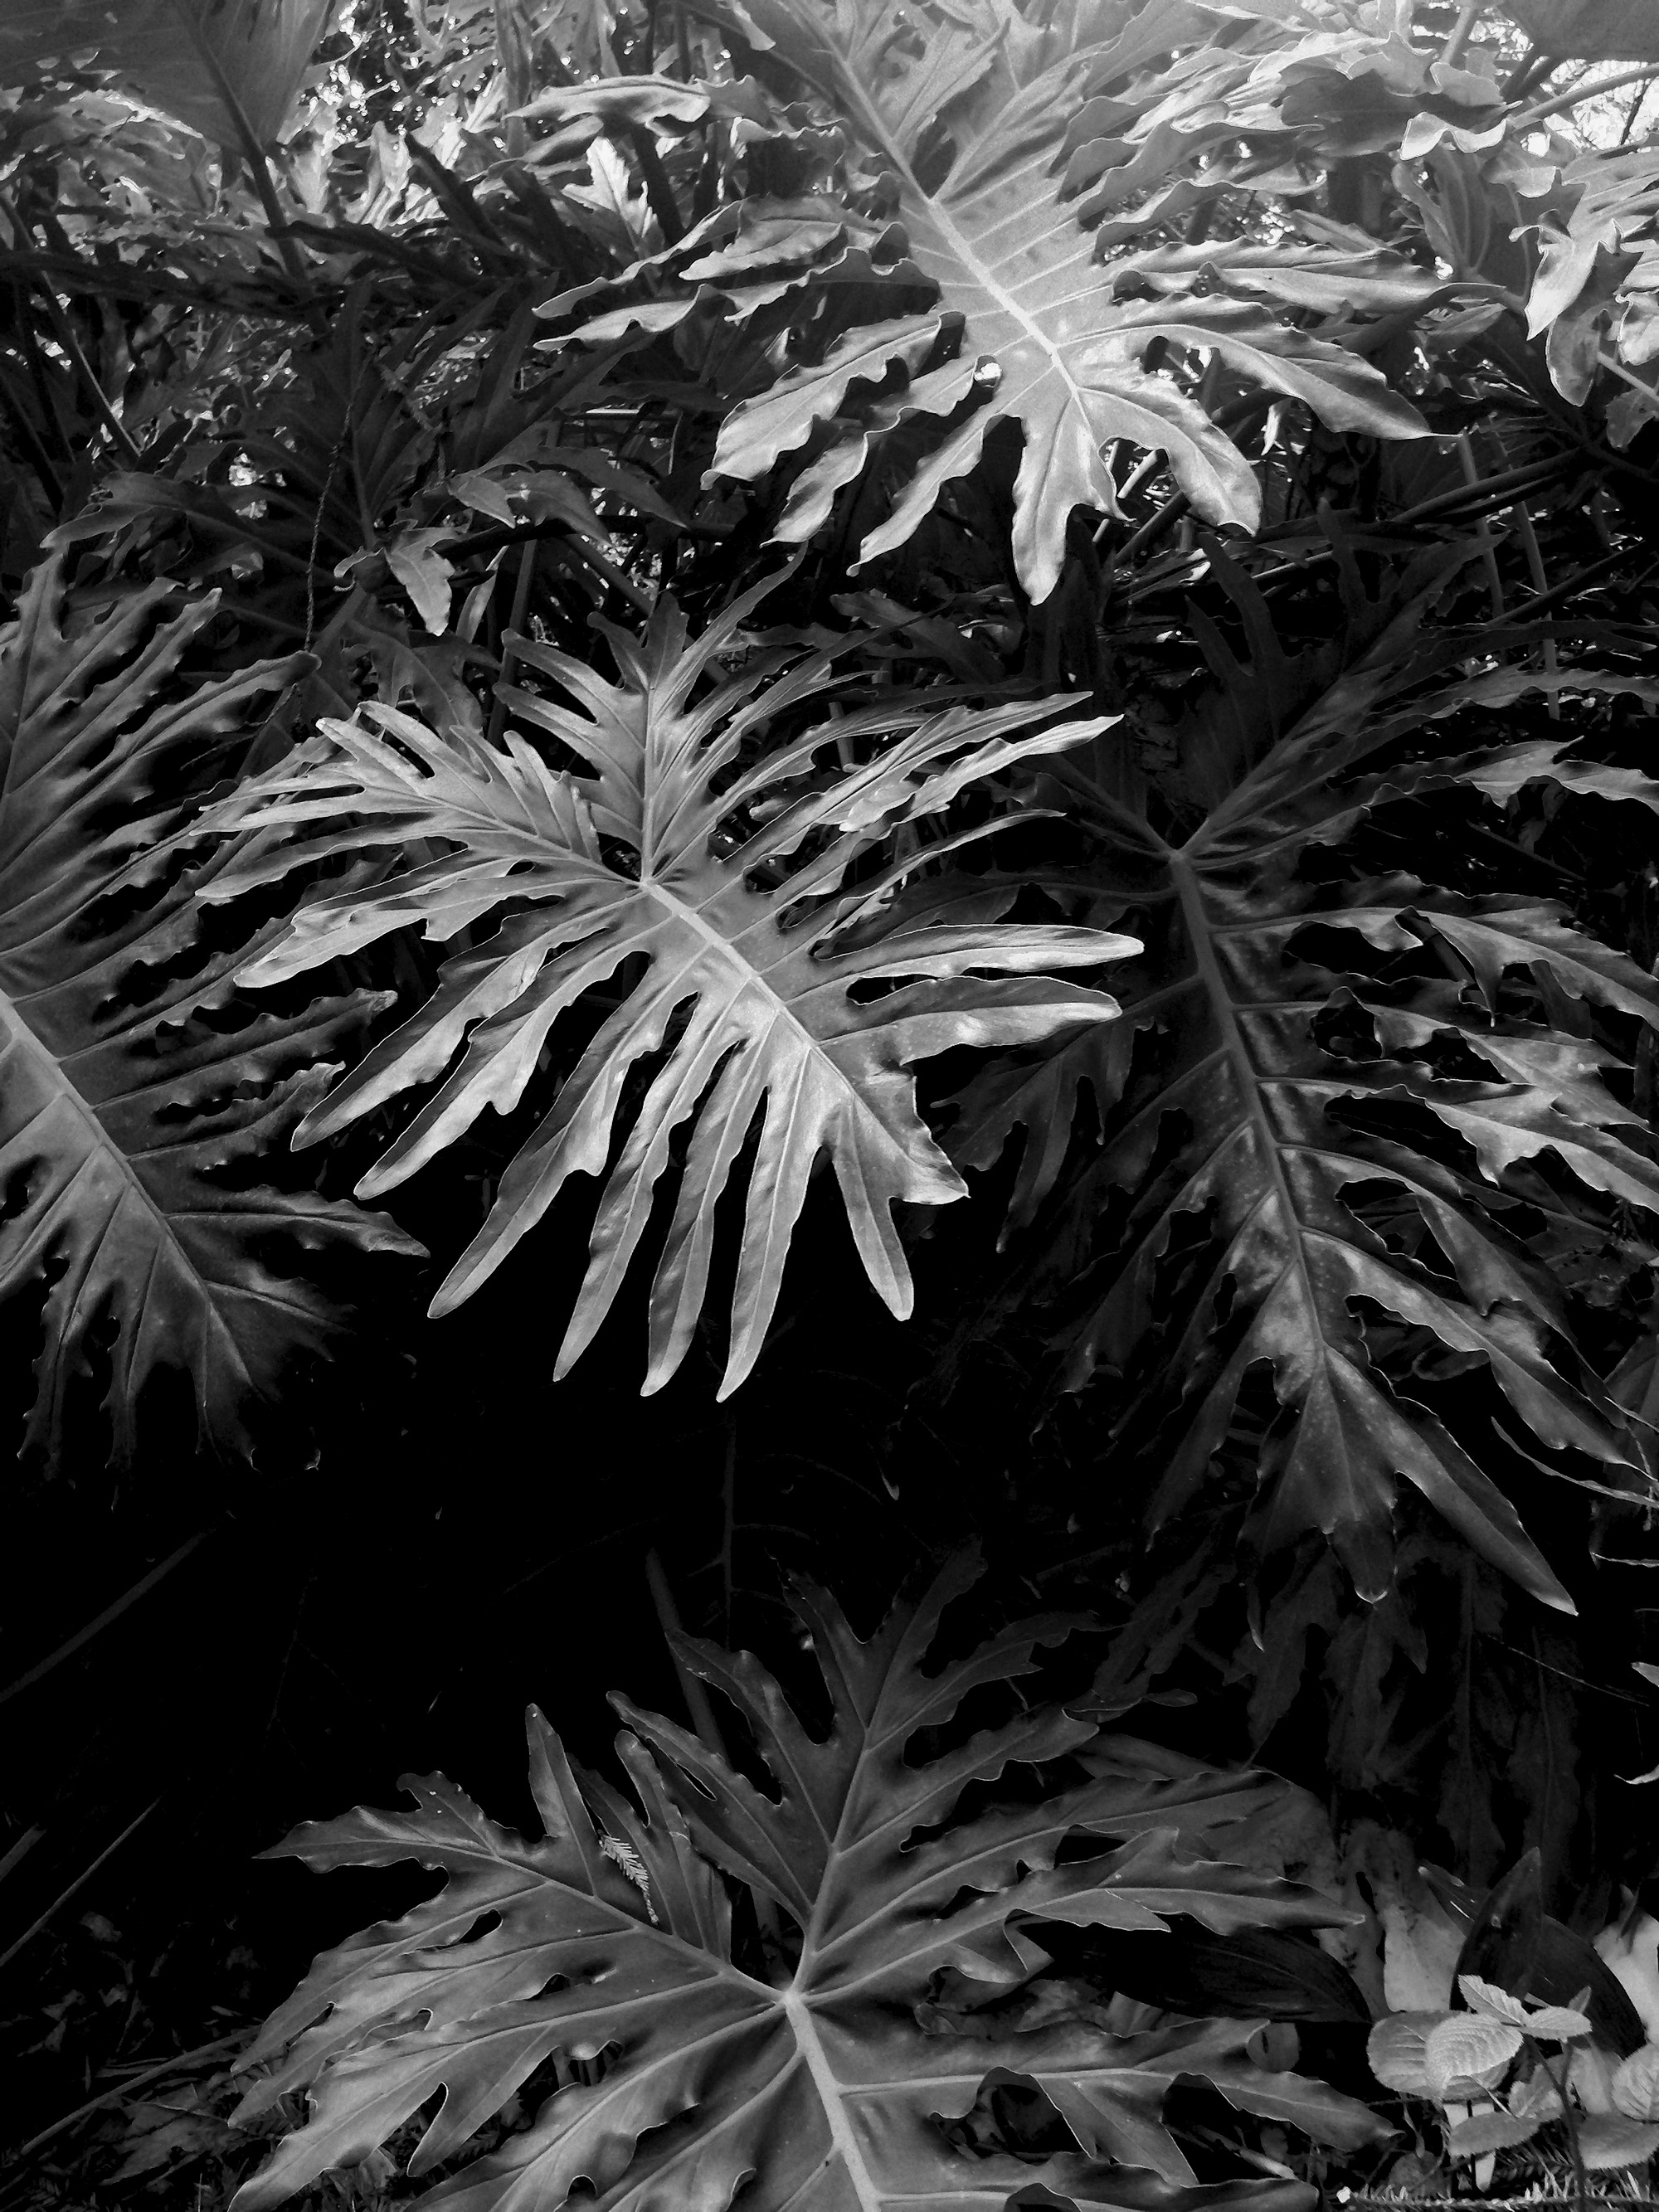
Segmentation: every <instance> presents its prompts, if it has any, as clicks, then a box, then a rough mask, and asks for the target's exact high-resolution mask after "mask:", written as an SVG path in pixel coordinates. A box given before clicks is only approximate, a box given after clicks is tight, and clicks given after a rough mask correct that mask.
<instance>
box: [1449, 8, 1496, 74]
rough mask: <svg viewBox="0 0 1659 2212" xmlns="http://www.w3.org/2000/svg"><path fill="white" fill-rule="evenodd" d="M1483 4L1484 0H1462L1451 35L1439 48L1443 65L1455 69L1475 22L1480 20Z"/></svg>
mask: <svg viewBox="0 0 1659 2212" xmlns="http://www.w3.org/2000/svg"><path fill="white" fill-rule="evenodd" d="M1485 6H1486V0H1463V5H1462V8H1461V9H1459V11H1458V16H1457V21H1455V23H1454V24H1453V25H1452V29H1451V36H1450V37H1449V39H1448V40H1447V41H1446V43H1445V45H1444V46H1442V48H1441V49H1440V59H1441V63H1442V64H1443V66H1444V67H1445V68H1447V69H1455V67H1456V66H1457V64H1458V63H1459V62H1461V61H1462V58H1463V49H1464V47H1465V46H1468V43H1469V37H1470V34H1471V33H1472V32H1473V31H1474V27H1475V25H1476V23H1478V22H1479V21H1480V14H1481V10H1482V9H1483V8H1484V7H1485Z"/></svg>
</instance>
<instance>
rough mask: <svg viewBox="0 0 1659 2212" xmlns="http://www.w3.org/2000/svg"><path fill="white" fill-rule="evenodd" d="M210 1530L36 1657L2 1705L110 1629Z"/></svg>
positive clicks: (3, 1693)
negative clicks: (104, 1630) (55, 1647)
mask: <svg viewBox="0 0 1659 2212" xmlns="http://www.w3.org/2000/svg"><path fill="white" fill-rule="evenodd" d="M209 1533H210V1532H209V1531H208V1530H207V1529H205V1528H198V1529H197V1532H196V1534H194V1535H193V1536H191V1537H188V1538H187V1539H186V1540H185V1542H184V1543H182V1544H180V1545H179V1548H178V1550H177V1551H175V1552H169V1553H168V1554H167V1558H166V1559H163V1560H162V1561H161V1564H160V1565H159V1566H154V1567H152V1568H151V1569H150V1571H149V1573H148V1574H147V1575H143V1576H141V1577H140V1578H139V1579H138V1581H137V1582H136V1583H134V1584H133V1585H132V1588H131V1589H129V1590H125V1591H124V1592H123V1593H122V1595H120V1596H119V1597H118V1598H117V1599H116V1600H115V1602H114V1603H113V1604H112V1605H106V1607H104V1610H103V1611H102V1612H101V1613H99V1614H98V1615H97V1617H96V1619H95V1620H89V1621H88V1623H87V1625H86V1626H85V1627H84V1628H77V1629H76V1632H75V1633H74V1635H73V1636H71V1637H70V1638H67V1639H66V1640H65V1641H64V1643H62V1644H59V1645H58V1649H57V1650H55V1651H49V1652H47V1654H46V1657H45V1658H44V1659H40V1660H37V1661H36V1662H35V1664H34V1665H33V1667H31V1668H27V1671H26V1672H25V1673H23V1674H20V1675H19V1676H18V1677H17V1680H15V1682H8V1683H7V1685H6V1686H5V1688H4V1689H3V1690H0V1705H4V1704H5V1703H6V1702H7V1700H8V1699H11V1698H15V1696H16V1695H17V1693H18V1692H19V1691H20V1690H27V1688H29V1686H31V1684H33V1683H35V1682H38V1681H39V1680H40V1677H41V1676H42V1675H43V1674H50V1673H51V1672H52V1668H54V1667H58V1666H61V1665H62V1664H63V1662H64V1660H65V1659H68V1658H70V1657H71V1656H73V1655H74V1654H75V1653H76V1652H77V1651H78V1650H80V1649H81V1646H82V1644H89V1643H90V1642H91V1641H92V1639H93V1638H94V1636H96V1635H97V1634H98V1633H99V1632H100V1630H103V1629H106V1628H107V1627H108V1626H109V1625H110V1623H111V1621H112V1620H119V1619H120V1617H121V1615H122V1614H123V1613H125V1611H126V1609H127V1607H129V1606H130V1605H136V1604H137V1602H138V1600H139V1599H140V1598H141V1597H143V1596H144V1595H145V1594H146V1593H147V1592H148V1591H150V1590H153V1589H155V1585H156V1583H159V1582H160V1581H161V1579H162V1577H163V1576H166V1575H170V1574H171V1573H172V1572H173V1569H174V1568H175V1567H177V1566H182V1565H183V1564H184V1562H185V1560H186V1559H188V1558H189V1557H190V1555H191V1553H192V1552H193V1551H194V1550H195V1549H196V1547H197V1545H198V1544H199V1543H201V1542H203V1541H204V1539H205V1538H206V1536H207V1535H208V1534H209Z"/></svg>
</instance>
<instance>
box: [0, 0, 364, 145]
mask: <svg viewBox="0 0 1659 2212" xmlns="http://www.w3.org/2000/svg"><path fill="white" fill-rule="evenodd" d="M334 7H335V0H0V80H3V78H4V76H5V73H6V72H8V71H9V70H13V69H15V66H16V65H17V64H31V63H33V62H37V61H40V60H42V59H44V58H46V57H47V56H53V57H58V56H67V55H70V54H73V55H76V56H77V57H78V56H81V55H83V54H85V53H87V52H94V64H93V65H94V67H95V68H98V69H104V70H114V71H115V73H116V75H117V76H118V78H119V80H120V81H121V82H123V83H124V84H125V85H127V86H128V87H130V88H131V90H132V91H133V92H135V93H137V95H138V96H139V98H140V99H142V100H146V101H147V102H148V103H149V105H150V106H153V107H159V108H160V109H161V111H162V112H163V113H164V114H167V115H172V116H176V117H177V118H178V119H179V122H181V123H187V124H189V125H190V126H191V129H192V130H194V131H201V132H202V133H203V135H204V137H209V138H215V139H217V140H218V141H219V142H220V143H221V144H222V145H226V146H232V147H237V148H239V149H240V132H239V131H238V128H237V125H236V120H235V118H234V114H233V113H232V112H231V109H230V107H229V106H228V103H227V100H226V98H225V94H226V91H227V89H228V91H229V93H230V94H231V97H232V98H233V99H234V100H235V101H236V103H237V105H238V106H240V109H241V111H242V113H243V114H244V115H245V116H246V118H247V121H248V123H249V125H250V126H251V127H252V132H253V135H254V137H255V138H256V139H257V140H258V142H259V143H260V144H262V145H263V144H264V143H265V142H266V141H267V140H269V139H271V138H274V137H276V135H277V133H278V132H279V131H281V129H282V127H283V121H284V120H285V118H286V117H287V115H288V111H289V108H290V107H291V106H293V104H294V97H295V94H296V93H297V92H298V91H299V89H300V80H301V77H302V76H304V74H305V70H306V66H307V64H308V63H309V61H310V59H311V57H312V55H313V53H314V52H315V51H316V49H317V46H318V43H319V40H321V39H322V38H323V37H324V35H325V33H326V31H327V29H328V26H329V21H330V19H331V16H332V15H333V13H334Z"/></svg>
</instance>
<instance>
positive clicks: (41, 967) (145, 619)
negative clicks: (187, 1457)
mask: <svg viewBox="0 0 1659 2212" xmlns="http://www.w3.org/2000/svg"><path fill="white" fill-rule="evenodd" d="M169 598H170V593H169V592H168V590H167V587H165V586H159V585H158V586H151V587H149V588H148V589H146V590H143V591H141V592H135V593H133V594H132V596H131V597H130V598H127V599H121V600H118V601H117V602H116V603H115V605H113V606H112V607H111V608H110V610H109V611H107V612H106V613H105V614H103V615H100V616H99V617H96V618H95V619H94V620H91V621H88V622H83V623H70V621H69V619H68V617H67V615H66V611H65V606H64V581H63V576H62V574H61V571H60V569H59V568H58V566H57V565H56V564H55V563H54V564H52V565H50V566H47V567H46V568H40V569H39V570H37V571H36V573H35V574H34V576H33V579H32V580H31V581H30V583H29V586H28V588H27V592H25V595H24V599H23V602H22V605H21V608H20V609H19V611H18V615H17V618H16V620H15V622H13V623H10V624H9V626H8V627H7V628H6V629H3V630H0V1188H3V1189H4V1190H5V1191H6V1193H7V1196H8V1200H9V1204H8V1205H7V1207H6V1209H5V1211H4V1212H0V1298H4V1299H6V1300H7V1301H8V1302H10V1301H15V1300H16V1299H17V1298H19V1297H21V1296H22V1295H24V1294H26V1293H28V1292H35V1293H44V1298H45V1328H46V1341H45V1348H44V1350H43V1351H42V1352H41V1354H40V1360H39V1362H38V1364H37V1370H36V1372H37V1375H38V1377H39V1382H40V1391H39V1395H38V1398H37V1401H36V1403H35V1407H34V1410H33V1415H32V1417H31V1419H30V1423H29V1429H28V1442H29V1445H30V1447H31V1448H32V1449H35V1450H39V1451H48V1450H50V1449H51V1448H52V1443H53V1440H54V1438H55V1437H56V1436H57V1434H58V1428H59V1424H60V1421H61V1418H62V1415H63V1411H64V1401H65V1399H66V1396H67V1395H68V1394H69V1392H70V1389H71V1387H72V1386H73V1384H74V1382H75V1379H76V1376H77V1375H78V1374H80V1373H82V1372H83V1371H86V1370H88V1369H89V1368H90V1366H91V1365H92V1364H93V1360H94V1352H95V1348H96V1346H98V1345H99V1343H100V1341H102V1340H104V1338H105V1336H106V1331H107V1330H109V1329H112V1332H113V1334H112V1338H110V1340H109V1349H108V1352H107V1355H106V1356H107V1357H108V1358H109V1359H110V1361H111V1364H112V1373H111V1379H110V1383H109V1390H108V1396H107V1400H106V1410H107V1413H108V1414H109V1417H110V1419H111V1420H112V1424H113V1428H114V1434H115V1445H116V1451H117V1454H118V1456H121V1457H125V1455H127V1454H128V1453H129V1452H130V1451H131V1447H132V1443H133V1437H134V1412H135V1408H136V1406H137V1401H138V1397H139V1394H140V1392H141V1390H142V1389H143V1385H144V1384H145V1383H146V1382H147V1381H148V1380H149V1377H150V1376H152V1375H154V1374H155V1373H156V1372H157V1370H161V1369H163V1368H174V1369H182V1370H185V1371H186V1372H188V1374H189V1376H190V1377H191V1383H192V1384H193V1386H194V1389H195V1395H196V1403H197V1415H198V1419H199V1423H200V1427H201V1431H202V1434H203V1437H204V1440H205V1441H206V1442H208V1443H211V1444H213V1445H215V1446H216V1447H218V1448H220V1449H232V1448H235V1449H240V1448H243V1447H245V1446H246V1443H247V1431H246V1424H245V1419H244V1416H245V1413H246V1407H247V1402H248V1401H249V1400H250V1399H254V1398H260V1397H264V1398H270V1397H273V1396H274V1395H276V1389H277V1386H278V1384H279V1383H280V1381H281V1378H282V1376H283V1373H284V1372H285V1371H286V1370H287V1369H288V1367H289V1363H290V1359H291V1357H292V1355H293V1353H294V1352H296V1351H299V1350H301V1349H309V1350H316V1349H319V1348H320V1347H322V1346H324V1345H325V1343H326V1341H327V1339H328V1334H329V1327H330V1323H331V1321H332V1320H333V1319H335V1318H336V1317H337V1316H334V1314H333V1311H332V1309H331V1305H330V1304H329V1302H328V1300H327V1299H326V1297H325V1296H324V1294H323V1293H322V1291H320V1290H319V1288H318V1287H317V1286H316V1285H313V1284H310V1283H307V1281H306V1280H305V1279H303V1277H300V1278H295V1276H294V1275H292V1274H289V1273H279V1272H277V1270H276V1268H275V1267H272V1266H271V1265H270V1257H269V1248H270V1246H271V1244H272V1243H273V1240H274V1241H275V1243H276V1244H277V1245H279V1246H280V1244H282V1243H284V1242H286V1243H288V1244H289V1245H290V1246H291V1247H293V1246H298V1247H301V1248H308V1249H313V1250H314V1249H318V1248H319V1247H321V1246H324V1245H328V1244H342V1243H343V1244H355V1245H357V1246H360V1247H363V1248H366V1249H378V1250H398V1251H405V1252H418V1251H419V1250H420V1249H421V1248H420V1247H419V1246H418V1245H416V1244H415V1243H412V1241H411V1240H410V1238H408V1237H404V1235H403V1234H402V1232H401V1231H398V1230H397V1229H395V1228H394V1227H393V1226H392V1224H391V1223H389V1222H386V1221H385V1220H382V1219H380V1218H379V1217H377V1216H374V1215H370V1214H364V1213H362V1212H358V1211H357V1209H356V1208H355V1207H353V1206H343V1205H339V1204H336V1203H334V1202H333V1201H331V1200H325V1199H324V1198H322V1197H320V1196H319V1195H317V1194H315V1193H313V1192H309V1191H299V1192H291V1191H283V1192H279V1191H276V1190H272V1189H269V1188H261V1187H259V1186H258V1185H257V1184H255V1183H252V1182H249V1181H248V1179H247V1176H246V1163H247V1162H248V1161H250V1160H251V1159H253V1158H257V1157H258V1155H259V1154H260V1153H261V1152H267V1151H270V1149H272V1148H273V1147H274V1146H276V1145H277V1144H278V1143H279V1142H280V1140H281V1139H283V1137H285V1136H286V1134H287V1133H288V1131H289V1128H291V1127H292V1126H293V1124H294V1122H295V1120H297V1118H298V1117H299V1115H301V1114H302V1113H303V1112H304V1111H305V1109H306V1108H307V1106H308V1105H310V1104H311V1103H313V1101H314V1100H315V1098H316V1097H317V1096H318V1094H319V1091H320V1090H321V1088H322V1087H323V1085H324V1083H325V1079H326V1078H325V1073H324V1072H323V1070H322V1068H321V1066H320V1065H319V1064H320V1063H322V1062H324V1061H325V1060H326V1059H327V1056H328V1054H330V1053H331V1052H338V1051H339V1049H340V1048H341V1046H342V1045H343V1042H345V1040H346V1039H347V1038H349V1037H350V1036H354V1035H355V1034H356V1032H357V1031H358V1030H361V1029H362V1026H363V1025H364V1024H365V1022H366V1021H367V1019H368V1017H369V1016H370V1015H371V1014H373V1013H374V1012H375V1011H376V1009H377V1008H378V1006H380V1005H381V1004H382V1003H384V1002H383V1001H381V1000H379V999H377V998H375V997H374V995H372V994H368V993H358V994H351V995H347V996H343V997H334V998H331V999H325V1000H318V1001H316V1002H315V1003H314V1004H313V1005H311V1006H307V1007H306V1008H305V1009H304V1010H303V1011H301V1012H287V1013H283V1014H276V1013H267V1014H263V1015H258V1016H255V1015H254V1013H253V1012H252V1009H250V1008H247V1007H246V1006H245V1005H244V1006H243V1009H242V1018H241V1019H240V1021H239V1020H238V1019H237V1017H236V1011H235V1010H236V1007H237V1004H238V1001H237V1000H236V996H235V994H234V991H233V988H232V986H231V982H230V975H231V971H232V970H233V969H234V968H235V966H236V965H237V963H238V962H239V961H240V960H241V959H244V958H246V955H247V952H248V950H249V949H250V948H249V947H248V945H246V944H242V945H236V946H234V947H233V948H230V949H224V948H222V947H220V946H218V945H216V944H215V943H214V941H213V939H212V936H211V933H210V930H209V928H208V927H207V926H206V921H205V918H204V916H203V915H201V914H200V913H198V912H197V909H196V907H195V904H194V902H195V900H196V899H197V897H199V896H200V895H201V894H202V892H203V890H204V888H205V887H206V886H207V885H208V884H210V883H211V882H212V881H213V880H214V878H216V876H217V875H218V874H219V873H220V872H222V869H223V868H224V866H225V865H226V864H227V862H228V860H231V859H233V858H234V854H232V853H231V852H230V851H228V850H227V849H226V848H219V850H218V852H217V854H216V857H214V858H212V859H210V860H199V859H198V860H197V861H196V862H195V863H194V864H193V865H191V864H188V863H187V861H186V860H185V859H184V858H183V857H182V856H181V855H180V854H179V853H178V852H176V851H173V852H171V853H170V852H169V851H168V850H167V844H166V840H167V833H168V832H169V830H171V829H173V826H174V824H175V823H176V820H177V818H178V810H177V808H176V806H166V805H161V804H160V802H158V801H157V799H156V798H155V790H156V787H157V785H158V782H161V781H164V780H165V778H166V777H167V775H168V774H169V773H170V772H173V771H177V770H178V769H179V768H180V765H181V763H190V762H191V760H192V758H193V757H197V756H200V755H202V754H204V753H208V752H210V750H211V749H212V747H213V746H214V744H215V742H216V741H219V742H220V743H222V742H223V741H224V739H225V738H226V737H227V735H228V734H229V735H234V734H235V733H237V732H242V731H246V730H247V729H249V727H250V726H251V725H252V722H253V720H254V719H255V702H257V701H258V699H259V698H260V697H261V696H262V695H268V694H270V693H271V692H273V691H276V690H279V689H281V687H282V686H283V685H284V684H287V683H289V682H290V681H291V680H292V679H293V678H295V677H296V676H297V675H299V674H301V673H302V672H303V670H304V668H305V666H306V665H307V664H306V663H305V662H303V661H301V660H290V661H275V662H264V663H262V664H261V665H258V666H257V667H254V668H251V669H248V670H246V671H243V672H242V673H240V675H237V676H234V677H232V678H227V679H225V680H223V681H221V682H210V683H206V684H199V685H197V687H195V688H194V689H191V688H190V687H189V686H187V685H186V684H185V683H184V681H183V680H182V679H181V678H180V677H179V673H178V671H179V662H180V661H181V659H183V658H184V656H185V653H186V652H187V651H188V649H189V647H190V645H191V641H192V639H194V638H195V637H196V635H197V633H198V632H199V631H200V630H201V629H203V627H204V625H205V624H206V623H208V622H210V620H211V619H212V617H213V612H214V608H215V605H216V599H203V600H199V601H197V603H196V604H195V605H191V606H188V607H186V608H185V610H184V611H182V612H177V613H174V614H173V615H172V616H171V617H170V618H169V617H168V615H167V611H166V610H167V602H168V600H169ZM274 933H275V932H274V930H273V929H271V928H270V927H267V928H266V930H265V931H264V933H263V934H262V935H261V936H257V937H255V938H254V939H253V940H252V949H253V950H255V951H257V950H258V946H259V945H261V944H262V943H268V942H269V941H270V938H271V937H272V936H273V935H274ZM232 1171H234V1172H232ZM13 1310H14V1313H15V1306H14V1308H13Z"/></svg>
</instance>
